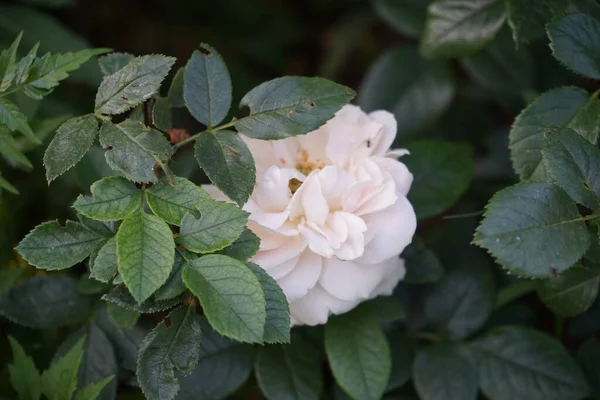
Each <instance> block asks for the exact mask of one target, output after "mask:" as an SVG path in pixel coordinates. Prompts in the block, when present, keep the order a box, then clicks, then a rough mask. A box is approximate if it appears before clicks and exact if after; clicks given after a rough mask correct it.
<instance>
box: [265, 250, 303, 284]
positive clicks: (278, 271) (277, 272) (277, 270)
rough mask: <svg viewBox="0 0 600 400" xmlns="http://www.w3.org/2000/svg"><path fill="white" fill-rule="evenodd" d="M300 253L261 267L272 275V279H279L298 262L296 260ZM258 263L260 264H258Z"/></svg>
mask: <svg viewBox="0 0 600 400" xmlns="http://www.w3.org/2000/svg"><path fill="white" fill-rule="evenodd" d="M300 256H301V254H298V255H297V256H296V257H294V258H292V259H289V260H287V261H285V262H283V263H280V264H277V265H272V266H269V267H266V268H263V269H264V270H265V271H267V272H268V273H269V275H271V277H273V279H281V278H283V277H284V276H286V275H287V274H289V273H290V271H292V270H293V269H294V268H295V267H296V265H297V264H298V260H299V259H300ZM259 265H260V264H259Z"/></svg>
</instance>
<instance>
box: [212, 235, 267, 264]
mask: <svg viewBox="0 0 600 400" xmlns="http://www.w3.org/2000/svg"><path fill="white" fill-rule="evenodd" d="M259 247H260V239H259V237H258V236H256V235H255V234H254V232H252V231H251V230H250V229H248V228H244V231H243V232H242V234H241V235H240V237H239V238H237V239H236V240H235V242H233V243H232V244H230V245H229V246H227V247H225V248H224V249H223V250H221V253H222V254H223V255H226V256H229V257H233V258H236V259H238V260H240V261H246V260H247V259H249V258H250V257H252V256H253V255H255V254H256V252H257V251H258V249H259Z"/></svg>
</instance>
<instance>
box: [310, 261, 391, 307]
mask: <svg viewBox="0 0 600 400" xmlns="http://www.w3.org/2000/svg"><path fill="white" fill-rule="evenodd" d="M380 281H381V271H379V270H378V269H377V268H375V266H373V265H364V264H359V263H357V262H356V260H354V261H341V260H338V259H336V258H329V259H325V260H324V263H323V273H322V274H321V278H319V284H320V285H321V286H322V287H323V289H325V290H326V291H328V292H329V293H330V294H332V295H333V296H335V297H337V298H339V299H342V300H356V299H357V298H362V299H366V298H369V295H370V294H371V292H372V291H373V289H375V288H376V287H377V285H378V284H379V282H380Z"/></svg>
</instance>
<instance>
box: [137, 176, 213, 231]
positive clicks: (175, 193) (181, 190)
mask: <svg viewBox="0 0 600 400" xmlns="http://www.w3.org/2000/svg"><path fill="white" fill-rule="evenodd" d="M208 198H209V195H208V193H206V192H205V191H204V190H203V189H202V188H200V187H198V186H196V185H195V184H193V183H192V182H190V181H188V180H187V179H185V178H181V177H176V178H175V180H174V182H172V183H169V182H168V181H167V180H166V179H164V180H162V181H161V182H159V183H158V184H157V185H155V186H153V187H151V188H150V189H149V190H148V191H146V199H147V201H148V205H149V206H150V208H151V209H152V212H154V214H156V215H158V216H159V217H160V218H162V219H164V220H165V221H166V222H168V223H169V224H171V225H177V226H180V225H181V221H182V220H183V217H184V216H185V214H187V213H190V214H191V215H198V216H199V212H198V208H197V207H198V206H199V205H200V203H201V202H202V201H204V200H207V199H208Z"/></svg>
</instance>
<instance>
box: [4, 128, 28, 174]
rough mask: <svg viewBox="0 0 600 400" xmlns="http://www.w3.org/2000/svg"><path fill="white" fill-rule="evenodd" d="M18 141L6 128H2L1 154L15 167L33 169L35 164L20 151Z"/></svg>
mask: <svg viewBox="0 0 600 400" xmlns="http://www.w3.org/2000/svg"><path fill="white" fill-rule="evenodd" d="M20 147H21V146H19V145H17V142H16V140H15V139H14V138H13V137H12V135H11V133H10V131H9V130H8V129H6V128H0V154H1V155H2V156H3V157H4V158H5V159H6V160H7V161H9V163H11V164H13V165H17V166H20V167H25V168H26V169H28V170H31V169H33V164H31V161H29V159H28V158H27V157H25V155H24V154H23V153H22V152H21V150H20V149H19V148H20Z"/></svg>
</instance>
